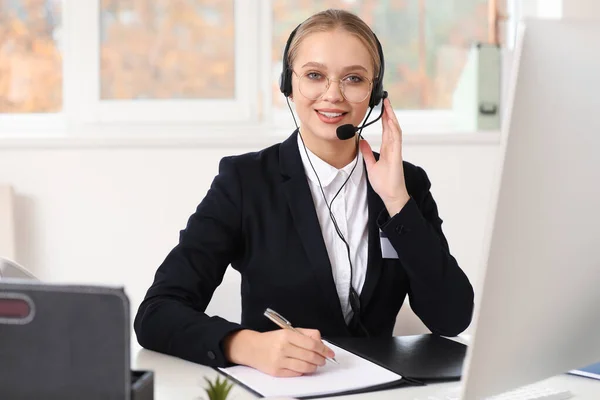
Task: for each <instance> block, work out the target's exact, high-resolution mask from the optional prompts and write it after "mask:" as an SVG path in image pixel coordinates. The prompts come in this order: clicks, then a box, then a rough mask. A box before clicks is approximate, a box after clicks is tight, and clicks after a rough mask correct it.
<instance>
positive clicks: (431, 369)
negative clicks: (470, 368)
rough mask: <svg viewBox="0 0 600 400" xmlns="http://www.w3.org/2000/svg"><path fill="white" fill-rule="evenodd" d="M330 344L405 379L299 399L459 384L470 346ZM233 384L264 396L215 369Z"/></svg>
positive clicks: (416, 341) (422, 341) (428, 340)
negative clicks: (434, 383) (436, 383)
mask: <svg viewBox="0 0 600 400" xmlns="http://www.w3.org/2000/svg"><path fill="white" fill-rule="evenodd" d="M327 341H329V342H331V343H333V344H335V345H336V346H339V347H341V348H343V349H344V350H347V351H349V352H351V353H353V354H355V355H357V356H359V357H362V358H364V359H366V360H368V361H371V362H372V363H374V364H377V365H379V366H380V367H383V368H385V369H388V370H390V371H392V372H395V373H397V374H398V375H400V376H401V377H402V378H401V379H399V380H397V381H393V382H389V383H385V384H381V385H376V386H370V387H366V388H361V389H353V390H347V391H342V392H334V393H328V394H325V395H315V396H298V397H296V398H298V399H317V398H322V397H336V396H346V395H351V394H360V393H369V392H376V391H380V390H389V389H396V388H400V387H403V386H422V385H425V384H427V383H433V382H446V381H457V380H460V378H461V376H462V366H463V362H464V358H465V356H466V350H467V347H466V346H465V345H464V344H461V343H458V342H455V341H453V340H450V339H447V338H444V337H441V336H436V335H432V334H424V335H414V336H395V337H378V338H363V337H339V338H327ZM215 369H216V370H217V371H218V372H219V373H221V374H223V375H224V376H226V377H227V378H228V379H229V380H231V381H232V382H235V383H236V384H237V385H239V386H241V387H244V388H245V389H246V390H248V391H249V392H251V393H253V394H254V395H256V396H258V397H264V396H263V395H262V393H260V392H257V391H256V390H255V389H253V388H252V387H249V386H248V385H246V384H245V383H243V382H240V381H238V380H237V379H235V378H234V377H233V376H231V375H229V374H227V373H226V372H225V371H222V370H219V369H217V368H215Z"/></svg>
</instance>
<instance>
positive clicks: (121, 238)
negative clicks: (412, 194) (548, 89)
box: [0, 141, 498, 320]
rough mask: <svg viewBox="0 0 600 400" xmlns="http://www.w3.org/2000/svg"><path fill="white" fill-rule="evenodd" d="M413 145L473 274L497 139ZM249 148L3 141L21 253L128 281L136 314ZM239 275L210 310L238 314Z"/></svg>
mask: <svg viewBox="0 0 600 400" xmlns="http://www.w3.org/2000/svg"><path fill="white" fill-rule="evenodd" d="M408 142H409V144H406V145H405V149H404V156H405V158H406V159H407V160H408V161H411V162H414V163H416V164H418V165H421V166H423V167H424V168H425V169H426V171H427V172H428V174H429V177H430V179H431V181H432V184H433V187H432V192H433V195H434V197H435V199H436V200H437V202H438V206H439V210H440V214H441V217H442V218H443V219H444V221H445V223H444V225H443V227H444V229H445V232H446V235H447V237H448V240H449V242H450V245H451V250H452V251H453V253H454V255H455V256H456V257H457V259H458V261H459V263H460V265H461V266H462V267H463V268H464V270H465V271H466V272H467V274H468V275H469V276H470V278H472V279H473V280H474V279H476V277H477V270H478V267H479V265H480V261H479V260H480V256H481V247H482V239H483V231H484V226H485V219H486V217H487V211H488V205H489V196H490V191H491V177H492V175H493V171H494V166H495V163H496V160H497V152H498V145H497V144H496V143H494V142H490V143H489V144H454V145H453V144H419V143H416V144H412V145H411V144H410V141H408ZM251 150H253V149H252V148H238V149H232V148H210V149H202V148H169V149H161V148H116V149H115V148H112V149H111V148H50V149H44V148H40V149H27V148H21V149H19V148H13V149H8V148H4V149H2V148H0V182H4V183H9V184H12V185H13V187H14V189H15V192H16V202H15V203H16V259H17V261H19V262H21V263H22V264H24V265H25V266H27V267H29V268H30V269H31V270H32V271H33V272H34V273H35V274H37V275H38V276H39V277H40V278H41V279H44V280H48V281H60V282H84V283H100V284H115V285H124V286H125V288H126V290H127V292H128V295H129V296H130V300H131V305H132V312H135V310H136V309H137V306H138V305H139V302H140V301H141V300H142V298H143V296H144V294H145V291H146V289H147V287H148V286H149V285H150V283H151V281H152V278H153V274H154V271H155V270H156V268H157V267H158V265H159V264H160V263H161V262H162V260H163V259H164V257H165V256H166V254H167V252H168V251H169V250H170V249H171V248H172V247H173V246H174V245H175V244H176V242H177V239H178V233H179V230H180V229H182V228H183V227H184V226H185V224H186V222H187V219H188V217H189V215H190V214H191V213H192V212H193V211H194V209H195V207H196V205H197V204H198V202H199V201H200V200H201V199H202V197H203V196H204V195H205V193H206V190H207V189H208V186H209V185H210V183H211V181H212V179H213V177H214V175H215V174H216V172H217V168H218V162H219V160H220V158H221V157H222V156H225V155H228V154H236V153H241V152H246V151H251ZM232 271H233V270H232ZM233 272H234V273H230V274H228V275H226V279H225V281H224V285H223V288H224V290H223V289H221V290H219V291H218V292H217V293H216V294H215V298H214V299H213V303H212V304H211V305H210V308H209V312H216V313H219V314H221V315H223V316H225V317H227V318H231V319H233V320H239V313H240V306H239V295H237V285H238V284H239V278H238V276H236V275H237V273H235V271H233ZM230 293H234V295H236V296H237V297H235V298H233V299H232V298H231V297H230V296H231V294H230Z"/></svg>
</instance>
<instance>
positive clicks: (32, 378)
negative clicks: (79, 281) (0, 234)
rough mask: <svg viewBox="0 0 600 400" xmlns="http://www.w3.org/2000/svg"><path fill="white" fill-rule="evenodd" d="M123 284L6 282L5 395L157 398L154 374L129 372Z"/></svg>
mask: <svg viewBox="0 0 600 400" xmlns="http://www.w3.org/2000/svg"><path fill="white" fill-rule="evenodd" d="M129 320H130V310H129V301H128V299H127V297H126V295H125V293H124V291H123V289H122V288H106V287H99V286H74V285H54V284H47V283H40V282H35V281H25V280H6V281H0V370H1V371H2V372H1V373H0V393H1V394H2V396H1V397H2V398H7V399H11V400H19V399H61V400H63V399H89V400H93V399H114V400H126V399H127V400H128V399H133V400H151V399H152V398H153V396H154V394H153V392H154V383H153V380H154V377H153V374H152V372H148V371H131V370H130V367H131V365H130V340H131V336H130V328H129V326H130V323H129Z"/></svg>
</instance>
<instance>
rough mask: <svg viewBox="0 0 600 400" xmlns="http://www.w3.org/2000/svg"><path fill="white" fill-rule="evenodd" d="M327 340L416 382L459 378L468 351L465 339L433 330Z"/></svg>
mask: <svg viewBox="0 0 600 400" xmlns="http://www.w3.org/2000/svg"><path fill="white" fill-rule="evenodd" d="M328 340H330V341H331V342H332V343H335V344H336V345H338V346H340V347H342V348H344V349H346V350H348V351H350V352H352V353H354V354H356V355H358V356H361V357H363V358H365V359H367V360H369V361H371V362H373V363H375V364H378V365H380V366H382V367H384V368H387V369H389V370H390V371H393V372H395V373H397V374H399V375H401V376H402V377H403V378H404V379H406V380H408V381H409V382H410V381H413V382H414V383H417V384H418V383H428V382H443V381H455V380H460V378H461V375H462V367H463V362H464V358H465V356H466V351H467V346H465V345H464V344H462V343H458V342H455V341H454V340H451V339H447V338H445V337H441V336H437V335H432V334H424V335H414V336H395V337H377V338H354V337H343V338H334V339H328Z"/></svg>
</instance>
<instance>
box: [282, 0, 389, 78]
mask: <svg viewBox="0 0 600 400" xmlns="http://www.w3.org/2000/svg"><path fill="white" fill-rule="evenodd" d="M335 29H343V30H344V31H346V32H348V33H350V34H351V35H354V36H355V37H356V38H357V39H359V40H360V41H361V42H362V43H363V44H364V45H365V47H366V48H367V50H368V52H369V55H370V56H371V61H372V63H373V79H375V78H380V77H379V70H380V67H381V58H380V55H379V50H378V48H377V39H376V38H375V35H374V34H373V31H372V30H371V28H369V26H368V25H367V24H366V23H365V22H364V21H363V20H362V19H360V18H359V17H358V16H356V15H355V14H352V13H351V12H348V11H345V10H337V9H329V10H325V11H321V12H318V13H316V14H314V15H312V16H311V17H310V18H308V19H307V20H306V21H304V22H303V23H302V24H301V25H300V26H299V27H298V30H297V31H296V34H295V35H294V38H293V39H292V42H291V43H290V48H289V51H288V54H287V57H288V60H287V61H288V65H289V66H290V67H291V66H292V65H293V63H294V60H295V59H296V56H297V55H298V48H299V47H300V43H302V40H303V39H304V38H305V37H306V36H308V35H310V34H311V33H315V32H330V31H333V30H335Z"/></svg>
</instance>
